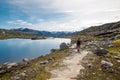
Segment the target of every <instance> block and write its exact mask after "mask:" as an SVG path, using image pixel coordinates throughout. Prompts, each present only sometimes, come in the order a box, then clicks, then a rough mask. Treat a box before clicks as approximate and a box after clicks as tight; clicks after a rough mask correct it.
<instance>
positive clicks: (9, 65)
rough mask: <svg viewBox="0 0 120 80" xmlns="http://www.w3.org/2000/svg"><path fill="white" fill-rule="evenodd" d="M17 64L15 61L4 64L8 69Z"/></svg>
mask: <svg viewBox="0 0 120 80" xmlns="http://www.w3.org/2000/svg"><path fill="white" fill-rule="evenodd" d="M17 65H18V64H17V63H15V62H13V63H8V64H6V66H7V69H10V68H11V67H15V66H17Z"/></svg>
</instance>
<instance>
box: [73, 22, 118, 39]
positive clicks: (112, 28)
mask: <svg viewBox="0 0 120 80" xmlns="http://www.w3.org/2000/svg"><path fill="white" fill-rule="evenodd" d="M83 35H84V36H88V37H92V36H94V37H99V38H104V37H106V38H112V37H116V36H119V35H120V21H118V22H113V23H107V24H103V25H100V26H92V27H89V28H87V29H84V30H82V31H80V32H77V33H76V34H75V35H74V36H83Z"/></svg>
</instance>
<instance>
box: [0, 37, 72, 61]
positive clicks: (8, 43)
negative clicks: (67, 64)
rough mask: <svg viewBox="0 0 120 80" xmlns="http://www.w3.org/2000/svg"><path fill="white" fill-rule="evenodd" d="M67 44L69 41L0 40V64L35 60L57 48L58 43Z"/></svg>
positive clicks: (56, 39) (58, 39)
mask: <svg viewBox="0 0 120 80" xmlns="http://www.w3.org/2000/svg"><path fill="white" fill-rule="evenodd" d="M62 42H66V43H69V42H70V39H60V38H55V39H43V40H28V39H8V40H0V63H4V62H12V61H21V60H22V59H23V58H35V57H37V56H40V55H44V54H47V53H50V50H51V49H54V48H59V45H60V43H62Z"/></svg>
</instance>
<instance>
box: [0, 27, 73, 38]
mask: <svg viewBox="0 0 120 80" xmlns="http://www.w3.org/2000/svg"><path fill="white" fill-rule="evenodd" d="M74 33H75V32H49V31H38V30H33V29H28V28H18V29H9V30H8V29H0V39H6V38H33V37H39V38H40V37H63V36H69V35H73V34H74Z"/></svg>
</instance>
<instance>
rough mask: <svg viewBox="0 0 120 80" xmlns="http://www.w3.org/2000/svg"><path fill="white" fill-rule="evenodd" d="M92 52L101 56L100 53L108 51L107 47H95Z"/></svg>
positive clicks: (103, 53)
mask: <svg viewBox="0 0 120 80" xmlns="http://www.w3.org/2000/svg"><path fill="white" fill-rule="evenodd" d="M93 52H94V54H96V55H98V56H102V55H106V54H108V52H109V51H108V50H107V49H104V48H97V49H95V50H94V51H93Z"/></svg>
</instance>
